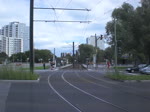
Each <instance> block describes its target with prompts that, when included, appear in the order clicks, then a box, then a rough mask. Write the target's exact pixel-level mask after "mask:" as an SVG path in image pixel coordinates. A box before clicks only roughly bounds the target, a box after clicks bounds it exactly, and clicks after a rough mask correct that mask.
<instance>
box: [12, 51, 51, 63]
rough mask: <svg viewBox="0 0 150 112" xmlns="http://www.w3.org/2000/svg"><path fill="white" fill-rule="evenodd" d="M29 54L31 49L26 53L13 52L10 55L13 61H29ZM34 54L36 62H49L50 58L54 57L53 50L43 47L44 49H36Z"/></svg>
mask: <svg viewBox="0 0 150 112" xmlns="http://www.w3.org/2000/svg"><path fill="white" fill-rule="evenodd" d="M29 54H30V52H29V51H26V52H25V53H17V54H13V55H12V56H11V57H10V60H11V61H13V62H27V61H29ZM34 56H35V57H34V58H35V62H36V63H38V62H48V61H49V59H51V58H52V57H53V56H52V53H51V51H49V50H47V49H42V50H39V49H35V50H34Z"/></svg>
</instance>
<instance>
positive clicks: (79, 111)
mask: <svg viewBox="0 0 150 112" xmlns="http://www.w3.org/2000/svg"><path fill="white" fill-rule="evenodd" d="M63 74H64V73H63ZM51 76H52V75H50V76H48V84H49V86H50V87H51V89H52V90H53V91H54V92H55V93H56V94H57V95H58V96H59V97H61V98H62V99H63V100H64V101H65V102H67V103H68V104H69V105H70V106H72V107H73V108H74V109H76V110H77V111H78V112H82V111H81V110H79V109H78V108H77V107H75V106H74V105H73V104H71V103H70V102H69V101H68V100H67V99H65V98H64V97H63V96H62V95H61V94H60V93H59V92H58V91H57V90H56V89H55V88H54V87H53V86H52V84H51V83H50V78H51Z"/></svg>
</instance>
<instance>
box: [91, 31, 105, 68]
mask: <svg viewBox="0 0 150 112" xmlns="http://www.w3.org/2000/svg"><path fill="white" fill-rule="evenodd" d="M102 38H103V35H101V36H100V37H98V38H97V36H96V34H95V54H94V55H93V62H94V64H95V65H94V67H95V68H96V67H97V40H98V39H101V40H102Z"/></svg>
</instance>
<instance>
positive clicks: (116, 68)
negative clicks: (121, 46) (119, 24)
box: [114, 18, 117, 72]
mask: <svg viewBox="0 0 150 112" xmlns="http://www.w3.org/2000/svg"><path fill="white" fill-rule="evenodd" d="M114 30H115V31H114V34H115V35H114V36H115V72H117V37H116V19H115V18H114Z"/></svg>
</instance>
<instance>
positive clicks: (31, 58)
mask: <svg viewBox="0 0 150 112" xmlns="http://www.w3.org/2000/svg"><path fill="white" fill-rule="evenodd" d="M33 7H34V0H30V39H29V40H30V72H32V73H33V72H34V52H33V50H34V46H33V30H34V28H33V18H34V11H33Z"/></svg>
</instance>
